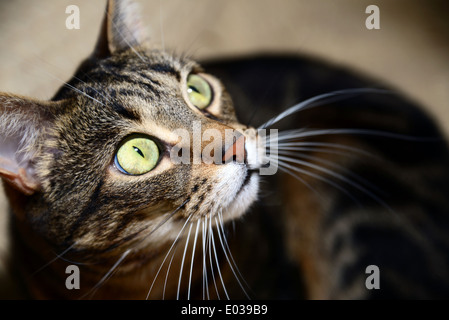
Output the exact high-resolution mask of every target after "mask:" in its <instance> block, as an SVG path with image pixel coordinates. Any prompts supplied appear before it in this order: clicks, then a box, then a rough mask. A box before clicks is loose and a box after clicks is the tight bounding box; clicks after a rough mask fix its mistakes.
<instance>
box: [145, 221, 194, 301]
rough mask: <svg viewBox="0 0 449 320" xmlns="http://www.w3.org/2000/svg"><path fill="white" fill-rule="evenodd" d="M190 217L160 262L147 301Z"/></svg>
mask: <svg viewBox="0 0 449 320" xmlns="http://www.w3.org/2000/svg"><path fill="white" fill-rule="evenodd" d="M191 217H192V215H189V217H188V218H187V219H186V221H185V222H184V225H183V226H182V228H181V230H180V231H179V233H178V234H177V236H176V238H175V240H174V241H173V243H172V245H171V247H170V249H168V252H167V254H166V255H165V258H164V260H163V261H162V263H161V266H160V267H159V270H158V271H157V272H156V275H155V276H154V279H153V282H152V283H151V287H150V290H148V293H147V297H146V299H147V300H148V298H149V296H150V293H151V290H152V289H153V286H154V283H155V282H156V279H157V277H158V276H159V273H160V272H161V269H162V267H163V266H164V264H165V260H167V258H168V256H169V255H170V252H171V251H172V250H173V247H174V246H175V245H176V243H177V241H178V239H179V237H180V236H181V234H182V233H183V231H184V229H185V227H186V225H187V223H188V222H189V221H190V218H191Z"/></svg>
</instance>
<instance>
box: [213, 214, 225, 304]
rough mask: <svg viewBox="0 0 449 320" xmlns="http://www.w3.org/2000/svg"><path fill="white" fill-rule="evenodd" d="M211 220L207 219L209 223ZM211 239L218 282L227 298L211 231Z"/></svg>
mask: <svg viewBox="0 0 449 320" xmlns="http://www.w3.org/2000/svg"><path fill="white" fill-rule="evenodd" d="M211 221H212V218H211V219H210V220H209V224H211ZM211 230H212V226H211ZM211 240H212V241H211V242H212V246H213V250H214V256H215V263H216V266H217V271H218V276H219V277H220V282H221V285H222V287H223V291H224V293H225V295H226V299H228V300H229V295H228V292H227V290H226V286H225V284H224V281H223V276H222V275H221V270H220V263H219V262H218V256H217V249H216V247H215V239H214V235H213V233H212V232H211Z"/></svg>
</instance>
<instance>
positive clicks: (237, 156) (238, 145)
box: [222, 134, 246, 163]
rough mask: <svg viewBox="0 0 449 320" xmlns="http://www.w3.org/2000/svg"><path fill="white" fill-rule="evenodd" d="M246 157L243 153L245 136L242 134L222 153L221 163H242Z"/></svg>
mask: <svg viewBox="0 0 449 320" xmlns="http://www.w3.org/2000/svg"><path fill="white" fill-rule="evenodd" d="M245 158H246V154H245V136H244V135H243V134H242V135H241V136H240V137H238V138H237V139H236V140H235V141H234V144H232V145H231V146H230V147H229V148H228V149H227V150H226V151H225V153H224V154H223V159H222V161H223V163H228V162H231V161H235V162H239V163H244V162H245Z"/></svg>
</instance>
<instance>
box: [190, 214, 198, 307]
mask: <svg viewBox="0 0 449 320" xmlns="http://www.w3.org/2000/svg"><path fill="white" fill-rule="evenodd" d="M200 222H201V220H200V219H198V222H197V224H196V231H195V238H194V240H193V247H192V260H191V262H190V276H189V288H188V291H187V300H190V287H191V285H192V272H193V261H194V260H195V250H196V240H197V239H198V230H199V227H200Z"/></svg>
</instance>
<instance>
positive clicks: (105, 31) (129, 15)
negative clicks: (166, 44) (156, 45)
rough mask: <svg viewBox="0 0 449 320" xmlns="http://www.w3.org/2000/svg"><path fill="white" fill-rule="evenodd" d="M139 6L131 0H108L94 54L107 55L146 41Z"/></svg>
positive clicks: (103, 56)
mask: <svg viewBox="0 0 449 320" xmlns="http://www.w3.org/2000/svg"><path fill="white" fill-rule="evenodd" d="M139 11H140V10H139V6H138V4H137V3H135V2H133V1H131V0H108V3H107V6H106V12H105V15H104V18H103V23H102V26H101V31H100V36H99V38H98V40H97V45H96V47H95V51H94V56H95V57H96V58H106V57H109V56H110V55H111V54H113V53H114V52H116V51H121V50H125V49H129V48H135V47H138V46H141V45H143V44H145V43H147V42H148V34H147V32H146V29H145V27H144V26H143V24H142V21H141V19H140V14H139Z"/></svg>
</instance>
